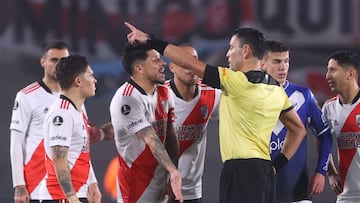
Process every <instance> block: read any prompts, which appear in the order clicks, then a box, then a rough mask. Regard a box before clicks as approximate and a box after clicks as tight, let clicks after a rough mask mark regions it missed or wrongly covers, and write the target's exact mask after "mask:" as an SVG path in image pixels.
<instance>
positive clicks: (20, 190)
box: [15, 186, 26, 197]
mask: <svg viewBox="0 0 360 203" xmlns="http://www.w3.org/2000/svg"><path fill="white" fill-rule="evenodd" d="M23 195H26V188H25V186H23V187H16V188H15V197H19V196H23Z"/></svg>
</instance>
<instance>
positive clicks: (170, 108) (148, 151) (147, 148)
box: [110, 44, 182, 203]
mask: <svg viewBox="0 0 360 203" xmlns="http://www.w3.org/2000/svg"><path fill="white" fill-rule="evenodd" d="M123 57H124V58H123V64H124V67H125V70H126V71H127V73H129V75H130V80H129V81H128V82H125V83H124V84H123V85H122V86H121V87H120V88H119V89H118V90H117V91H116V93H115V95H114V96H113V98H112V100H111V104H110V114H111V122H112V124H113V127H114V132H115V144H116V148H117V151H118V154H119V163H120V164H119V165H120V169H119V173H118V180H119V188H120V191H118V202H125V203H134V202H147V203H152V202H154V203H158V202H160V200H161V193H162V191H163V189H164V188H166V186H168V185H167V184H166V181H167V179H166V175H167V173H166V172H168V173H169V175H170V183H171V187H172V190H173V192H174V194H175V197H176V199H178V200H179V201H180V202H182V194H181V175H180V173H179V171H178V170H177V168H176V165H177V162H178V150H179V146H178V141H177V138H176V135H175V131H174V128H173V122H174V98H173V97H172V95H171V94H170V90H169V89H168V88H167V87H166V86H164V85H161V84H162V83H164V81H165V73H164V71H165V62H164V61H163V60H162V59H161V58H160V54H159V52H157V51H156V50H154V49H152V48H151V47H149V46H144V45H130V44H128V45H127V46H126V48H125V50H124V56H123Z"/></svg>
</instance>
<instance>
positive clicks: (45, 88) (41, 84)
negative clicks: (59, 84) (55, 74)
mask: <svg viewBox="0 0 360 203" xmlns="http://www.w3.org/2000/svg"><path fill="white" fill-rule="evenodd" d="M38 83H39V85H40V86H41V87H42V88H44V90H45V91H46V92H48V93H49V94H52V91H51V90H50V88H49V87H48V86H47V85H46V84H45V83H44V81H42V80H38Z"/></svg>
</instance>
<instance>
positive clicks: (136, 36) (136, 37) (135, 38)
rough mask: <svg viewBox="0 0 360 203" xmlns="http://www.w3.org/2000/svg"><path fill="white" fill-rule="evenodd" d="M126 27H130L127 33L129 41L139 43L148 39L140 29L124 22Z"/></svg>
mask: <svg viewBox="0 0 360 203" xmlns="http://www.w3.org/2000/svg"><path fill="white" fill-rule="evenodd" d="M125 25H126V27H128V28H129V29H130V31H131V32H130V33H129V34H127V39H128V41H129V43H131V44H135V43H141V44H145V43H146V41H147V40H148V39H149V35H148V34H146V33H144V32H142V31H141V30H139V29H137V28H136V27H135V26H133V25H132V24H130V23H128V22H125Z"/></svg>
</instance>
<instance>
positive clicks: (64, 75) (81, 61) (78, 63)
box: [56, 55, 89, 90]
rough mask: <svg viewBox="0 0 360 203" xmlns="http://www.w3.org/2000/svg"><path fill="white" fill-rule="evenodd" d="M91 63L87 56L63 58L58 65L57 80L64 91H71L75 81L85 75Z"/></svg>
mask: <svg viewBox="0 0 360 203" xmlns="http://www.w3.org/2000/svg"><path fill="white" fill-rule="evenodd" d="M88 66H89V63H88V61H87V59H86V57H85V56H80V55H70V56H68V57H64V58H61V59H60V60H59V62H58V63H57V65H56V78H57V80H58V81H59V84H60V87H61V89H63V90H67V89H69V88H70V87H71V86H72V84H73V82H74V79H75V78H76V77H77V76H79V75H80V74H81V73H85V72H86V70H87V68H88Z"/></svg>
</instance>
